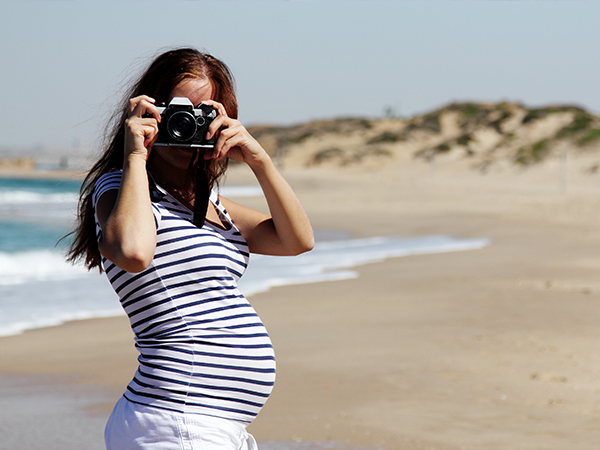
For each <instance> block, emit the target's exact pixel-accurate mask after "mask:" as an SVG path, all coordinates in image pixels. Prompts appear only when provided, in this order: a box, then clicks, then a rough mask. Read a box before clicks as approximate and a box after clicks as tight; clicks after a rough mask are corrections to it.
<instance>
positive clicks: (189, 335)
mask: <svg viewBox="0 0 600 450" xmlns="http://www.w3.org/2000/svg"><path fill="white" fill-rule="evenodd" d="M121 176H122V172H121V171H114V172H110V173H107V174H105V175H104V176H102V177H101V178H100V180H99V181H98V183H97V184H96V189H95V192H94V197H93V202H94V207H95V205H96V204H97V201H98V199H99V198H100V196H101V195H102V194H103V193H105V192H106V191H108V190H111V189H119V187H120V183H121ZM157 189H158V190H159V191H160V195H159V197H161V198H160V200H158V201H157V202H154V203H153V204H152V207H153V212H154V217H155V219H156V225H157V245H156V251H155V254H154V259H153V261H152V263H151V264H150V266H149V267H148V268H147V269H146V270H144V271H143V272H141V273H129V272H125V271H123V270H121V269H120V268H118V267H117V266H116V265H115V264H113V263H112V262H110V261H108V260H107V259H104V260H103V265H104V269H105V271H106V274H107V276H108V278H109V280H110V282H111V284H112V286H113V288H114V290H115V292H116V293H117V294H118V295H119V298H120V301H121V304H122V306H123V308H124V309H125V312H126V313H127V315H128V316H129V319H130V322H131V327H132V329H133V332H134V334H135V340H136V348H137V349H138V350H139V352H140V356H139V358H138V359H139V363H140V365H139V368H138V371H137V372H136V374H135V377H134V379H133V380H132V381H131V382H130V383H129V386H128V387H127V392H125V394H124V395H125V397H126V398H127V399H128V400H130V401H132V402H135V403H139V404H143V405H148V406H154V407H157V408H162V409H168V410H173V411H179V412H185V413H192V414H205V415H210V416H216V417H221V418H225V419H232V420H238V421H242V422H251V421H252V420H253V419H254V417H255V416H256V414H258V412H259V410H260V409H261V408H262V406H263V405H264V403H265V402H266V400H267V398H268V397H269V394H270V393H271V390H272V389H273V384H274V382H275V356H274V353H273V347H272V345H271V340H270V339H269V336H268V334H267V331H266V329H265V327H264V325H263V324H262V322H261V320H260V318H259V317H258V315H257V314H256V311H254V309H253V308H252V306H251V305H250V303H248V301H247V300H246V298H245V297H244V296H243V294H242V293H241V292H240V291H239V290H238V288H237V281H238V280H239V278H240V277H241V276H242V274H243V273H244V271H245V269H246V266H247V264H248V259H249V253H248V245H247V244H246V241H245V240H244V238H243V237H242V235H241V234H240V232H239V231H238V230H237V228H236V227H235V225H234V224H233V222H232V220H231V217H230V216H229V214H228V213H227V211H226V210H225V208H224V207H223V205H222V204H221V203H220V202H219V199H218V196H217V195H216V193H215V192H214V191H213V192H212V193H211V198H210V199H211V202H212V203H213V204H214V205H215V207H216V209H217V212H218V213H219V216H220V219H221V221H222V222H223V224H224V225H226V227H227V228H228V229H227V230H223V229H221V228H220V227H217V226H214V225H213V224H211V223H209V222H208V221H207V222H206V223H205V224H204V226H203V227H202V228H201V229H199V228H198V227H196V226H195V225H194V224H193V223H192V220H193V213H192V212H191V211H190V210H189V209H187V208H185V207H184V206H183V205H181V204H180V203H179V202H178V201H177V200H176V199H175V198H174V197H172V196H171V195H169V194H168V193H167V192H166V191H164V190H163V189H161V188H160V187H158V188H157ZM96 230H97V233H98V237H100V236H101V230H100V226H99V225H98V223H96Z"/></svg>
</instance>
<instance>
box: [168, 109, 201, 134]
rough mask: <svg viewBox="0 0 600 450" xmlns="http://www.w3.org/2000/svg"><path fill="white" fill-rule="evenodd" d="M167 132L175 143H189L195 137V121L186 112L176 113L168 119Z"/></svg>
mask: <svg viewBox="0 0 600 450" xmlns="http://www.w3.org/2000/svg"><path fill="white" fill-rule="evenodd" d="M167 131H168V132H169V135H170V136H171V137H172V138H173V139H175V140H176V141H189V140H190V139H192V138H193V137H194V136H195V135H196V119H195V118H194V116H193V115H192V114H190V113H188V112H185V111H180V112H176V113H174V114H173V115H172V116H171V117H170V118H169V122H168V123H167Z"/></svg>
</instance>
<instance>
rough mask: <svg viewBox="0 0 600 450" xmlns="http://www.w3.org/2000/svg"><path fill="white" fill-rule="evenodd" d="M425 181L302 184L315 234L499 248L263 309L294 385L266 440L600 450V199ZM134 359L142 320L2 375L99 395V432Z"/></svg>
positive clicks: (49, 335)
mask: <svg viewBox="0 0 600 450" xmlns="http://www.w3.org/2000/svg"><path fill="white" fill-rule="evenodd" d="M426 169H427V168H426V167H424V166H415V167H412V169H411V170H409V169H407V170H405V171H397V170H396V169H394V172H393V173H392V172H391V171H385V170H382V171H379V172H368V171H364V172H360V171H358V170H348V171H345V172H339V171H338V172H333V171H327V170H311V171H304V172H302V171H287V172H285V175H286V178H288V179H289V180H290V182H291V184H292V186H293V187H294V189H295V190H296V191H297V193H298V195H299V197H300V199H301V201H302V203H303V205H304V207H305V209H306V210H307V213H308V214H309V217H310V218H311V221H312V224H313V227H315V228H319V229H329V230H347V232H349V233H351V234H352V236H353V237H356V238H358V237H370V236H389V235H403V236H418V235H425V234H426V235H431V234H450V235H456V236H459V237H471V238H476V237H489V238H491V239H492V244H491V245H489V246H488V247H485V248H483V249H480V250H474V251H468V252H456V253H445V254H431V255H419V256H407V257H400V258H393V259H388V260H386V261H384V262H376V263H372V264H367V265H363V266H359V267H356V268H354V269H353V270H355V271H356V272H358V274H359V276H358V277H357V278H355V279H351V280H344V281H329V282H323V283H314V284H304V285H296V286H283V287H276V288H273V289H271V290H270V291H268V292H264V293H260V294H256V295H255V296H252V297H251V298H250V301H251V303H252V304H253V306H254V307H255V309H256V310H257V312H258V313H259V315H260V316H261V318H262V320H263V322H264V323H265V325H266V327H267V329H268V330H269V333H270V335H271V338H272V340H273V344H274V348H275V352H276V355H277V364H278V375H277V381H276V384H275V390H274V392H273V394H272V396H271V398H270V399H269V401H268V402H267V404H266V406H265V408H264V409H263V411H262V412H261V413H260V414H259V416H258V418H257V419H256V420H255V422H254V423H253V424H252V425H251V427H250V428H249V431H250V432H251V433H252V434H254V436H255V437H256V439H257V440H258V441H259V442H267V441H286V442H308V441H325V442H327V441H336V442H340V443H346V444H348V445H354V446H362V447H371V448H372V447H381V448H384V449H403V450H424V449H430V448H436V449H441V450H457V449H459V448H460V449H466V450H475V449H477V450H481V449H483V450H505V449H506V448H522V449H527V450H537V449H539V448H547V449H552V450H563V449H564V448H577V449H578V450H587V449H589V450H592V449H595V448H596V447H597V442H598V440H599V439H600V427H598V426H597V424H598V422H600V395H599V393H600V383H598V382H597V373H598V370H600V355H598V354H597V352H595V348H596V346H597V341H598V339H599V338H600V329H599V328H598V326H597V325H598V323H599V322H600V283H598V281H597V280H598V277H597V274H598V271H599V270H600V230H599V229H598V223H600V220H599V218H600V183H596V185H593V184H592V183H591V179H586V180H584V181H585V183H581V184H575V183H573V184H572V185H571V187H570V189H569V191H568V192H567V193H561V192H559V191H558V189H557V188H556V185H555V184H554V181H553V178H552V177H553V175H552V174H550V175H548V176H547V178H543V177H542V175H543V173H542V172H532V173H531V174H529V175H528V176H525V177H521V176H519V175H518V174H513V175H506V176H505V177H504V180H503V179H502V178H501V177H500V176H490V177H488V178H483V176H481V175H480V174H472V173H467V174H465V173H462V172H459V173H456V174H453V173H450V172H444V171H443V170H441V169H440V170H439V171H438V173H437V174H436V177H435V179H433V180H432V179H430V178H428V177H427V176H426V175H425V176H424V175H423V173H425V174H426ZM230 179H231V181H235V182H239V183H241V184H243V183H245V182H247V180H250V179H251V178H250V177H248V176H247V174H245V173H244V172H240V173H237V172H236V173H233V174H232V175H231V176H230ZM540 180H542V181H540ZM544 180H545V181H544ZM244 204H248V206H251V207H258V208H263V207H264V202H263V201H262V199H259V198H247V199H244ZM135 358H136V352H135V349H134V348H133V342H132V337H131V331H130V329H129V326H128V323H127V318H126V317H121V318H109V319H90V320H83V321H77V322H69V323H68V324H65V325H61V326H58V327H52V328H44V329H38V330H31V331H28V332H25V333H23V334H21V335H18V336H10V337H3V338H0V361H3V362H5V363H3V364H2V367H1V368H0V374H2V375H3V376H11V377H14V376H23V377H25V376H32V377H48V378H47V380H49V381H48V386H49V387H48V389H49V391H52V389H54V388H53V385H52V383H58V385H60V386H65V385H66V386H68V385H70V384H73V385H76V386H78V389H79V387H81V388H83V389H89V390H90V393H91V394H93V395H91V397H94V396H95V397H94V398H91V397H90V406H88V407H87V408H84V409H83V410H81V411H83V412H85V414H88V415H90V416H92V417H96V418H98V417H100V418H105V417H107V416H108V413H109V411H110V409H112V405H113V404H114V402H115V401H116V399H118V397H119V396H120V395H121V394H122V392H123V389H124V388H125V386H126V384H127V383H128V381H129V379H130V378H131V376H132V375H133V372H134V371H135V368H136V365H137V364H136V360H135ZM32 380H33V379H32ZM37 380H38V381H37V383H39V378H37ZM31 387H32V389H33V388H34V387H35V385H34V384H32V385H31ZM38 387H39V385H38ZM78 392H80V391H79V390H78ZM100 394H101V395H102V396H103V397H102V398H103V399H105V400H99V399H98V397H97V396H98V395H100ZM0 398H1V397H0ZM23 426H24V425H23ZM9 450H13V449H9ZM15 450H16V449H15ZM66 450H71V449H66ZM73 450H74V449H73Z"/></svg>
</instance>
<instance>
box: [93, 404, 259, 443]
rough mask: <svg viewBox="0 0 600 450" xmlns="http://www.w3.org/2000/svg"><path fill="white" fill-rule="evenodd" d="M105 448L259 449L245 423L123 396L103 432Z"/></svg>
mask: <svg viewBox="0 0 600 450" xmlns="http://www.w3.org/2000/svg"><path fill="white" fill-rule="evenodd" d="M104 439H105V441H106V449H107V450H258V447H257V445H256V441H255V440H254V438H253V437H252V435H251V434H249V433H248V432H247V431H246V424H244V423H242V422H236V421H233V420H227V419H220V418H218V417H211V416H204V415H199V414H182V413H177V412H172V411H165V410H162V409H158V408H151V407H149V406H143V405H138V404H136V403H132V402H130V401H129V400H127V399H126V398H125V397H121V399H120V400H119V401H118V402H117V404H116V405H115V408H114V409H113V412H112V414H111V415H110V418H109V419H108V423H107V424H106V429H105V431H104Z"/></svg>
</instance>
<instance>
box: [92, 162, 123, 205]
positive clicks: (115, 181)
mask: <svg viewBox="0 0 600 450" xmlns="http://www.w3.org/2000/svg"><path fill="white" fill-rule="evenodd" d="M122 177H123V171H122V170H120V169H117V170H112V171H110V172H106V173H104V174H102V175H100V177H99V178H98V181H96V183H95V184H94V196H93V199H92V200H93V202H94V204H96V202H97V201H98V199H99V198H100V196H101V195H102V194H104V193H105V192H106V191H109V190H112V189H119V188H120V187H121V178H122Z"/></svg>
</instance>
